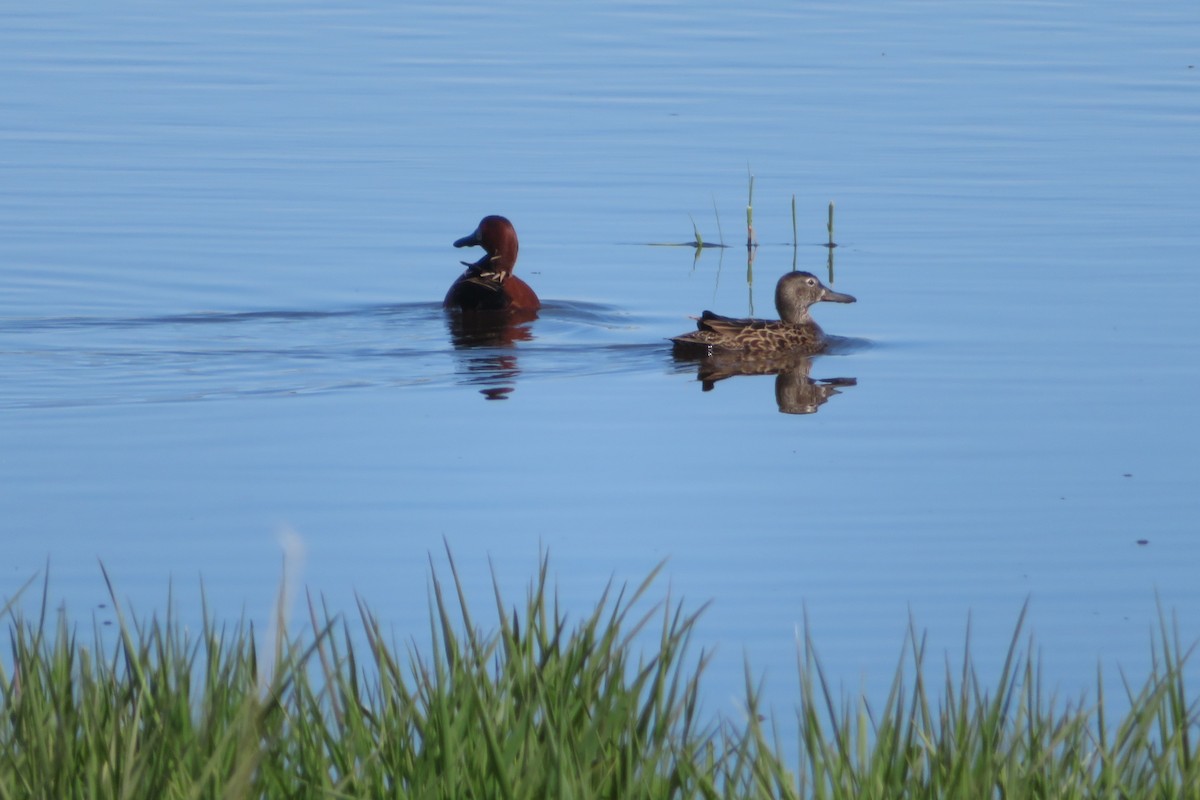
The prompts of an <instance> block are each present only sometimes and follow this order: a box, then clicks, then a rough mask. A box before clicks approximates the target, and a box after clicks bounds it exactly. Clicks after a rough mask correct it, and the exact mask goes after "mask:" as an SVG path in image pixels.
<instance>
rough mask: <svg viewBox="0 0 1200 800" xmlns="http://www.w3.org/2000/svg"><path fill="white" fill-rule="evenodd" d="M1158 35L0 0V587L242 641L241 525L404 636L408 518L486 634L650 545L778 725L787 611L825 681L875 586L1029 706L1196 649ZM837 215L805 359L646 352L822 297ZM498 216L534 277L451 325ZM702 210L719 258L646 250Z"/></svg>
mask: <svg viewBox="0 0 1200 800" xmlns="http://www.w3.org/2000/svg"><path fill="white" fill-rule="evenodd" d="M1197 41H1200V6H1197V5H1196V4H1195V3H1184V2H1175V3H1144V4H1127V3H1112V2H1102V3H1083V2H1065V3H1057V4H1042V3H1017V4H998V3H997V4H991V3H970V4H962V5H958V6H947V5H945V4H941V3H920V2H917V3H905V4H899V5H897V4H890V3H873V2H866V3H853V4H849V5H847V4H843V3H828V4H807V5H804V6H802V7H801V6H797V4H795V3H790V2H778V3H765V2H764V3H750V4H743V5H742V6H740V7H738V8H737V9H734V8H732V7H729V6H728V5H727V4H723V3H716V2H712V1H711V0H700V2H694V1H693V0H689V2H686V3H682V2H679V3H677V2H650V3H641V2H626V3H612V4H605V5H603V6H588V7H576V6H573V5H571V6H568V5H559V4H554V3H547V2H515V3H508V4H505V5H503V6H495V5H455V4H444V3H438V4H429V5H424V6H422V5H411V6H405V7H403V8H400V7H396V8H379V7H376V6H373V5H369V4H361V5H360V4H355V3H349V4H342V5H340V6H338V7H337V8H328V7H325V6H323V5H317V4H303V3H300V4H295V3H287V4H284V3H271V2H268V3H253V4H241V3H211V4H204V5H203V6H202V7H196V8H189V9H183V8H166V7H161V6H159V5H157V4H150V3H134V2H129V3H116V4H106V5H105V6H104V7H103V8H100V7H94V6H92V5H90V4H85V3H78V4H71V3H65V4H57V5H54V6H47V7H41V6H39V7H38V9H37V10H28V9H9V10H8V12H7V13H6V15H5V24H4V25H3V26H0V74H3V75H5V76H6V78H5V80H4V81H3V82H0V137H2V139H3V144H2V147H0V379H2V383H0V453H2V456H0V486H2V487H3V488H0V529H2V530H3V541H4V548H3V554H4V559H3V573H2V575H0V577H2V583H0V590H2V593H3V595H4V596H5V597H8V596H11V594H12V593H13V592H15V591H16V590H17V589H18V588H19V587H20V586H21V584H22V583H24V582H25V580H27V579H28V578H29V577H30V576H32V575H41V574H43V573H44V570H46V569H47V567H48V569H49V574H50V592H51V595H52V598H53V600H54V601H55V602H59V601H61V602H63V603H64V604H65V606H66V607H67V609H68V610H69V611H70V612H71V613H72V614H73V615H74V616H76V617H77V618H78V619H80V620H81V622H84V623H85V624H87V625H89V626H90V622H88V621H89V620H90V619H91V616H92V614H96V615H98V618H101V619H106V618H111V609H110V608H108V607H107V606H106V605H103V604H107V603H108V600H107V595H106V590H105V585H104V581H103V578H102V576H101V573H100V569H99V566H98V563H99V562H103V564H104V565H105V567H106V568H107V569H108V571H109V572H110V574H111V576H112V578H113V580H114V582H115V584H116V586H117V589H118V592H119V593H120V595H121V597H122V598H123V599H125V600H126V601H127V602H128V603H129V604H130V605H131V606H132V607H133V608H134V609H136V610H137V611H138V612H140V613H144V614H150V613H155V612H159V613H161V612H162V611H163V610H165V607H166V598H167V593H168V587H173V589H174V599H175V603H176V605H177V606H178V607H179V608H180V613H182V614H183V615H184V616H185V617H189V616H190V617H192V618H194V617H195V616H196V615H197V614H198V613H199V612H198V608H199V603H200V592H199V584H200V581H201V580H203V583H204V586H205V588H206V591H207V595H208V602H209V605H210V607H211V609H212V611H213V613H215V614H217V615H218V616H221V617H225V618H228V617H231V616H237V615H239V614H242V613H245V614H246V615H247V616H248V617H250V618H252V619H254V620H256V621H260V622H262V623H263V627H264V628H265V621H266V620H267V619H268V618H269V616H270V608H271V603H272V602H273V599H274V596H275V592H276V588H277V586H278V581H279V576H280V572H281V562H282V549H281V544H280V543H281V537H282V538H283V539H284V540H286V541H298V542H299V543H300V544H299V545H297V546H296V547H295V548H293V550H294V552H293V556H292V561H291V563H292V566H293V568H294V569H295V570H296V572H297V575H298V580H299V581H300V582H302V583H303V585H304V586H306V587H307V588H308V589H309V590H311V591H312V592H313V593H314V594H323V595H324V596H325V597H326V598H327V601H328V603H329V604H330V606H331V607H332V608H334V609H338V610H345V611H348V612H349V611H352V610H353V608H354V605H353V603H354V599H355V596H356V595H357V596H361V597H362V598H363V599H364V600H366V601H367V603H368V604H369V605H370V606H371V607H372V608H373V609H374V610H375V611H376V613H377V614H378V615H379V616H380V618H381V620H383V621H384V622H385V624H388V625H390V626H391V627H392V628H393V629H394V630H395V631H396V634H397V637H398V638H399V639H402V640H403V639H407V638H409V637H415V638H416V639H417V640H418V641H423V640H424V637H425V635H426V634H425V633H424V631H426V630H427V627H426V626H427V624H428V622H427V616H426V615H427V597H428V591H429V578H428V576H429V571H430V557H431V556H432V560H433V562H434V563H435V565H436V566H437V568H438V569H439V570H440V571H441V572H442V574H443V575H445V574H446V570H445V555H444V551H443V543H445V544H447V545H448V546H449V547H450V548H451V549H452V550H453V552H454V555H455V559H456V561H457V563H458V565H459V569H460V571H461V574H462V575H463V577H464V578H465V579H466V581H467V585H468V589H469V594H470V596H471V598H472V601H473V602H475V604H476V606H477V614H476V615H477V617H483V618H486V612H488V611H489V609H490V608H491V605H490V603H491V599H490V598H491V594H490V592H491V576H490V572H489V570H490V569H491V568H494V570H495V573H496V575H497V577H498V579H499V581H500V583H501V586H502V588H503V589H504V591H505V592H506V594H507V596H508V598H509V600H510V602H520V601H521V599H522V598H523V596H524V586H525V585H526V583H527V582H528V581H529V580H530V579H531V578H532V577H533V576H534V574H535V571H536V566H537V560H538V557H539V552H540V551H541V550H542V549H543V548H545V549H548V550H549V553H550V557H551V571H552V574H553V576H554V578H555V580H556V581H557V582H558V585H559V588H560V596H561V599H562V602H563V604H564V606H565V607H566V608H568V609H572V612H573V614H574V615H575V616H576V617H578V615H580V614H582V613H583V612H584V611H585V610H586V609H588V608H589V607H590V605H591V604H592V603H593V602H594V601H595V600H596V599H597V598H598V597H599V594H600V591H601V590H602V588H603V586H604V584H605V583H606V582H607V581H608V580H610V579H611V578H615V579H616V580H617V581H618V582H621V581H631V582H634V583H636V582H638V581H639V580H640V579H641V578H642V577H643V576H644V575H645V574H646V573H648V572H649V571H650V570H651V569H652V568H653V567H654V566H655V565H656V564H657V563H658V562H660V561H661V560H663V559H666V560H667V563H666V567H665V570H664V574H663V577H662V579H661V581H660V587H659V589H660V594H661V595H665V594H666V592H667V591H668V590H669V591H670V592H671V595H672V598H674V599H676V600H678V599H683V600H684V601H685V604H686V605H687V606H688V607H690V608H695V607H698V606H699V605H700V604H702V603H704V602H706V601H709V600H711V601H712V606H711V607H710V608H709V610H708V611H707V612H706V614H705V616H704V617H703V620H702V622H701V625H700V629H699V632H698V638H697V642H696V643H697V646H698V647H699V646H703V647H704V648H705V649H710V648H713V647H715V648H716V649H717V652H718V657H717V659H716V661H715V662H714V664H713V667H712V673H711V674H710V676H709V683H708V684H707V685H708V687H709V696H708V700H707V701H708V704H709V706H710V707H711V708H712V709H715V710H719V711H722V712H726V713H728V712H733V711H736V708H737V705H736V703H735V701H734V699H733V698H735V697H736V696H738V695H740V693H741V689H740V687H741V685H742V675H741V670H742V663H743V656H745V657H747V658H748V659H749V661H750V663H751V664H752V665H753V668H754V670H755V672H756V674H760V675H764V676H765V677H766V686H767V698H768V701H769V702H770V703H771V704H772V705H773V706H774V707H775V708H776V710H777V711H780V712H787V710H788V709H789V708H790V707H791V704H792V703H794V702H795V700H796V697H797V693H796V691H795V669H794V664H795V635H796V629H797V626H798V625H800V624H801V622H802V620H803V618H804V616H805V614H806V613H807V616H808V619H809V621H810V624H811V627H812V631H813V634H814V637H815V641H816V643H817V646H818V648H819V649H820V652H821V654H822V657H823V660H824V663H825V666H826V669H827V671H828V673H829V674H830V675H831V676H832V677H833V679H834V680H835V681H836V682H837V683H838V685H839V686H842V687H844V688H845V689H846V690H847V691H858V690H859V689H860V688H865V689H866V690H867V691H868V692H869V693H872V694H876V695H878V694H879V693H881V692H883V691H885V689H886V686H887V684H888V682H889V681H890V680H891V677H892V674H893V668H894V665H895V662H896V659H897V657H898V655H899V653H900V649H901V644H902V639H903V636H904V633H905V629H906V626H907V625H908V621H909V618H910V615H911V618H912V619H913V620H914V621H915V622H916V624H917V626H918V627H920V628H923V629H928V631H929V633H930V649H931V653H934V654H938V655H937V656H936V657H935V658H934V659H933V661H934V662H936V663H940V660H941V655H940V654H941V653H943V652H947V653H949V654H951V657H952V658H953V659H957V658H958V653H959V652H960V651H961V645H962V641H963V636H964V634H965V631H966V628H967V624H968V619H969V620H970V621H971V628H972V634H971V635H972V641H973V646H974V651H975V654H976V657H977V660H978V661H979V666H980V668H981V671H982V672H983V674H984V675H985V676H987V675H993V674H994V673H995V672H996V671H998V669H999V667H1000V662H1001V658H1002V653H1003V651H1004V650H1005V648H1006V647H1007V646H1008V642H1009V638H1010V636H1011V634H1012V629H1013V624H1014V623H1015V621H1016V619H1017V616H1018V614H1019V612H1020V609H1021V607H1022V604H1023V603H1025V602H1026V600H1028V601H1029V603H1030V616H1029V621H1028V628H1027V631H1028V632H1030V633H1032V634H1034V636H1035V645H1034V646H1035V647H1037V648H1038V649H1039V650H1040V651H1041V653H1042V655H1043V658H1044V667H1045V677H1046V679H1047V681H1048V682H1050V683H1051V684H1052V685H1055V686H1057V687H1058V688H1059V689H1060V691H1061V693H1062V694H1063V695H1065V696H1070V697H1074V696H1077V695H1078V694H1079V693H1081V692H1083V691H1085V690H1087V689H1089V687H1093V684H1094V680H1095V677H1094V676H1095V669H1096V665H1097V664H1098V663H1100V664H1103V665H1105V670H1106V674H1111V675H1114V676H1115V674H1116V672H1115V670H1114V667H1118V666H1119V667H1121V668H1124V669H1125V670H1126V671H1127V672H1128V674H1129V675H1130V677H1131V678H1132V679H1134V680H1135V681H1140V680H1142V678H1143V677H1144V675H1145V673H1146V670H1147V668H1148V662H1149V642H1150V634H1151V632H1152V631H1153V630H1155V629H1156V626H1157V623H1158V611H1157V604H1158V603H1161V605H1162V607H1163V608H1164V609H1166V610H1167V611H1168V612H1172V611H1174V612H1177V613H1178V623H1179V628H1180V632H1181V635H1182V637H1183V639H1184V641H1185V642H1192V641H1195V640H1196V639H1197V638H1200V582H1198V581H1197V580H1196V575H1197V568H1198V567H1200V530H1198V528H1197V520H1200V485H1198V484H1200V426H1198V425H1197V424H1196V419H1195V405H1196V397H1198V396H1200V357H1198V355H1197V354H1198V352H1200V332H1198V330H1197V326H1196V324H1195V318H1196V312H1195V309H1196V305H1197V302H1198V301H1200V269H1197V267H1196V254H1197V252H1200V212H1198V203H1197V186H1198V185H1200V69H1197V68H1196V65H1197V63H1198V61H1200V52H1198V51H1197V49H1196V42H1197ZM750 174H753V176H754V184H753V201H752V202H753V214H754V218H753V219H754V227H755V233H756V237H757V240H758V241H759V246H758V248H757V249H756V250H755V251H753V256H754V258H753V263H752V264H751V265H749V267H748V264H747V261H748V258H747V256H748V253H747V249H746V247H745V241H746V235H747V232H746V206H747V203H748V201H749V200H750V198H749V196H748V194H749V183H750V181H749V175H750ZM793 197H794V198H795V208H796V221H797V227H798V236H797V238H798V242H797V246H796V247H793V229H792V225H793V216H792V202H793ZM830 202H834V203H835V204H836V217H835V231H834V235H835V238H836V240H837V242H838V244H839V245H840V246H839V247H837V248H836V249H834V250H833V251H832V255H833V259H834V260H833V285H834V286H836V288H837V289H838V290H839V291H844V292H849V293H851V294H854V295H855V296H857V298H858V302H857V303H856V304H854V305H832V304H826V305H824V306H821V307H818V308H816V309H815V316H816V318H817V319H818V320H819V321H820V322H821V324H822V325H823V326H824V327H825V329H826V330H827V331H828V332H830V333H831V334H836V335H838V336H841V337H844V338H843V339H840V340H838V346H837V347H835V348H834V350H833V352H831V353H830V354H827V355H822V356H819V357H817V358H814V359H812V361H811V363H808V364H805V365H804V369H807V370H808V372H807V377H809V378H811V379H812V380H815V381H820V380H829V379H846V380H844V381H841V382H839V383H837V384H836V385H835V386H834V387H833V388H836V389H837V393H836V394H828V396H823V397H822V398H821V399H822V400H824V402H823V404H813V403H809V402H808V401H807V400H805V402H799V401H797V400H796V393H797V392H799V393H800V394H801V395H803V396H804V398H808V395H805V394H804V392H805V391H809V390H810V389H811V386H810V384H809V383H808V382H807V381H805V380H804V377H805V375H804V374H803V370H801V372H800V374H798V375H793V376H792V377H791V378H789V379H787V380H783V379H780V380H777V379H776V378H775V377H773V376H770V375H766V376H761V375H760V376H736V377H731V378H728V379H726V380H722V381H719V382H717V383H716V384H715V385H713V386H712V387H711V390H710V391H703V390H702V383H701V382H700V381H698V380H697V371H696V369H695V367H694V366H692V365H689V364H686V363H685V364H681V363H677V362H676V361H675V360H674V359H673V358H672V356H671V351H670V347H669V343H668V342H667V341H666V339H667V337H669V336H672V335H675V334H678V333H681V332H683V331H685V330H688V329H689V328H690V327H692V325H693V323H692V321H691V320H690V319H689V315H696V314H698V313H699V312H700V311H701V310H702V309H705V308H711V309H713V310H715V311H718V312H719V313H724V314H729V315H738V316H745V315H750V314H754V315H757V316H773V315H774V309H773V308H772V305H773V302H772V291H773V287H774V284H775V281H776V280H777V279H778V277H779V276H780V275H782V274H783V273H784V272H786V271H788V270H790V269H792V268H793V266H796V267H798V268H800V269H805V270H808V271H811V272H814V273H816V274H818V275H820V276H821V277H822V278H823V279H826V280H828V279H829V277H830V263H829V260H828V258H829V251H828V250H827V249H826V248H825V247H823V246H821V245H822V243H823V242H825V241H826V236H827V233H826V228H825V225H826V215H827V208H828V204H829V203H830ZM491 213H498V214H504V215H506V216H508V217H509V218H510V219H512V220H513V222H514V224H515V225H516V228H517V231H518V232H519V234H520V237H521V255H520V261H519V264H518V267H517V273H518V274H519V275H521V276H523V277H524V278H525V279H526V280H527V281H528V282H529V283H530V284H531V285H533V286H534V287H535V288H536V290H537V291H538V293H539V294H540V295H541V296H542V298H543V300H544V301H545V304H546V305H545V308H544V309H543V311H542V312H541V314H540V316H539V318H538V319H536V320H535V321H533V322H532V323H530V324H528V325H526V326H523V327H520V328H519V329H518V330H517V331H515V333H514V335H513V336H510V337H509V341H506V342H499V343H495V342H493V343H491V344H489V343H487V342H482V343H481V342H478V341H466V340H464V339H463V337H462V336H461V335H458V334H459V333H461V332H456V331H455V330H454V328H453V325H452V324H451V320H449V319H448V318H447V316H446V315H445V314H444V313H443V312H442V310H441V308H440V301H441V298H442V296H443V295H444V293H445V291H446V288H447V287H448V286H449V284H450V282H451V281H452V280H453V278H454V277H455V276H456V275H457V274H458V272H459V271H461V267H460V266H459V263H458V262H459V260H460V259H461V258H468V259H470V260H474V259H475V258H477V257H478V255H479V251H478V250H475V251H459V250H454V249H453V248H452V247H451V242H453V241H454V240H455V239H456V238H458V237H460V236H464V235H465V234H467V233H469V232H470V231H471V230H472V229H473V228H474V227H475V225H476V223H477V222H478V220H479V218H480V217H482V216H483V215H485V214H491ZM693 224H694V225H695V229H698V230H699V232H700V235H701V236H702V238H703V240H704V241H705V242H709V243H717V242H720V241H724V242H725V243H726V244H728V245H731V246H730V247H728V248H725V249H719V248H706V249H704V250H703V251H699V252H697V251H695V250H693V249H692V248H688V247H659V246H649V245H651V244H657V243H682V242H687V241H691V240H693V239H694V238H695V229H694V228H693ZM851 379H852V380H851ZM777 387H778V390H777ZM789 393H791V394H789ZM789 398H790V399H789ZM802 399H803V398H802ZM808 399H811V398H808ZM810 406H811V407H810ZM781 411H785V412H795V411H811V412H813V413H781ZM287 532H292V533H287ZM293 533H294V536H293V535H292V534H293ZM301 552H302V554H300V553H301ZM489 563H490V564H491V565H492V567H489ZM34 594H36V592H35V593H34ZM26 601H27V602H28V604H29V606H30V607H31V608H35V607H36V604H37V602H38V598H37V597H34V596H33V595H29V596H27V598H26ZM87 629H88V630H90V627H88V628H87Z"/></svg>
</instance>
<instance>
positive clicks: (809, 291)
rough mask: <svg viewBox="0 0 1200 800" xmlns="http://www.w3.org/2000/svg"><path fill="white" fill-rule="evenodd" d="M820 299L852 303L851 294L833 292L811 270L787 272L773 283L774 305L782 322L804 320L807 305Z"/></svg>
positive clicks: (806, 317)
mask: <svg viewBox="0 0 1200 800" xmlns="http://www.w3.org/2000/svg"><path fill="white" fill-rule="evenodd" d="M821 301H825V302H829V303H853V302H855V298H854V296H853V295H849V294H843V293H842V292H835V291H834V290H833V289H830V288H829V287H828V286H826V285H825V284H823V283H821V281H820V279H819V278H817V276H816V275H813V274H812V273H811V272H789V273H788V274H786V275H784V276H783V277H782V278H780V279H779V283H777V284H776V285H775V307H776V308H777V309H779V318H780V319H782V320H783V321H784V322H795V323H800V322H805V321H807V320H808V307H809V306H811V305H812V304H813V303H820V302H821Z"/></svg>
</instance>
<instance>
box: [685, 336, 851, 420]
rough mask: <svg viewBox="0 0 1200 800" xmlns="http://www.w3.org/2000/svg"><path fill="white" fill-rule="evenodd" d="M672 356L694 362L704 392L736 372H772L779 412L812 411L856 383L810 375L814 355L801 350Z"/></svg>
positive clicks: (763, 373) (752, 373)
mask: <svg viewBox="0 0 1200 800" xmlns="http://www.w3.org/2000/svg"><path fill="white" fill-rule="evenodd" d="M675 360H676V362H677V363H695V364H696V365H697V370H696V380H698V381H700V384H701V388H702V389H703V391H706V392H710V391H712V389H713V387H714V386H716V385H717V383H719V382H720V381H723V380H725V379H727V378H732V377H734V376H736V375H774V376H775V403H776V405H777V406H778V407H779V411H780V413H782V414H815V413H816V412H817V409H819V408H820V407H821V406H823V405H825V403H827V402H829V398H830V397H833V396H834V395H835V394H840V393H841V389H842V387H846V386H856V385H857V384H858V379H856V378H818V379H813V378H811V377H809V372H810V371H811V370H812V363H813V356H811V355H807V354H804V353H776V354H770V355H757V356H748V355H745V354H741V353H729V352H720V351H714V352H712V353H705V354H701V355H697V354H694V353H688V352H681V351H680V350H678V349H677V350H676V351H675Z"/></svg>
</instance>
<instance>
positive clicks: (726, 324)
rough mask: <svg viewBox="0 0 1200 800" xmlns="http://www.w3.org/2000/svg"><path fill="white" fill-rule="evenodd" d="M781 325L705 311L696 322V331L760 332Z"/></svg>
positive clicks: (766, 320) (774, 322) (724, 332)
mask: <svg viewBox="0 0 1200 800" xmlns="http://www.w3.org/2000/svg"><path fill="white" fill-rule="evenodd" d="M778 324H779V323H778V322H776V321H774V320H768V319H752V318H746V319H737V318H735V317H723V316H721V315H720V314H714V313H713V312H711V311H705V312H703V313H702V314H701V315H700V319H698V320H696V330H698V331H712V332H713V333H720V334H728V333H736V332H738V331H758V330H763V329H765V328H771V327H775V326H776V325H778Z"/></svg>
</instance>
